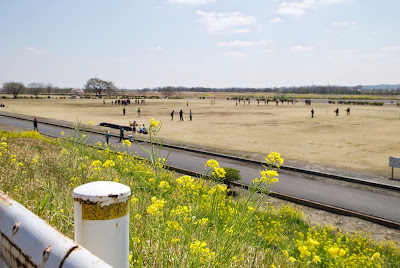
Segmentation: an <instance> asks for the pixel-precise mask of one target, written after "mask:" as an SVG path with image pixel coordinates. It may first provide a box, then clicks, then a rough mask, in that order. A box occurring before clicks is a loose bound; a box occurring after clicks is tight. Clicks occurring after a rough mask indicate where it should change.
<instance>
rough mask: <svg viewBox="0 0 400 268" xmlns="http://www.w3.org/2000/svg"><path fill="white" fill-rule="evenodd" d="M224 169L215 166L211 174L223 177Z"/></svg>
mask: <svg viewBox="0 0 400 268" xmlns="http://www.w3.org/2000/svg"><path fill="white" fill-rule="evenodd" d="M225 174H226V171H225V169H223V168H219V167H216V168H214V171H213V173H212V175H213V176H218V177H219V178H225Z"/></svg>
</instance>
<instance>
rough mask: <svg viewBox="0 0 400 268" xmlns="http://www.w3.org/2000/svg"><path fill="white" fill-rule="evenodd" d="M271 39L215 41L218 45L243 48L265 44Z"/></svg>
mask: <svg viewBox="0 0 400 268" xmlns="http://www.w3.org/2000/svg"><path fill="white" fill-rule="evenodd" d="M269 42H271V41H267V40H262V41H259V42H254V41H239V40H236V41H231V42H219V43H217V46H218V47H236V48H245V47H253V46H262V45H266V44H268V43H269Z"/></svg>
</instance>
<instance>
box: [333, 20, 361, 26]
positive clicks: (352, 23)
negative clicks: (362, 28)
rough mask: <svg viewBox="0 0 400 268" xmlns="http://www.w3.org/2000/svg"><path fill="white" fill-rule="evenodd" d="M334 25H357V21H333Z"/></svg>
mask: <svg viewBox="0 0 400 268" xmlns="http://www.w3.org/2000/svg"><path fill="white" fill-rule="evenodd" d="M331 25H332V26H334V27H347V26H351V25H356V22H355V21H333V22H332V23H331Z"/></svg>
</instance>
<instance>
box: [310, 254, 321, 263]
mask: <svg viewBox="0 0 400 268" xmlns="http://www.w3.org/2000/svg"><path fill="white" fill-rule="evenodd" d="M312 262H313V263H316V264H318V263H321V258H320V257H319V256H317V255H315V256H314V258H313V260H312Z"/></svg>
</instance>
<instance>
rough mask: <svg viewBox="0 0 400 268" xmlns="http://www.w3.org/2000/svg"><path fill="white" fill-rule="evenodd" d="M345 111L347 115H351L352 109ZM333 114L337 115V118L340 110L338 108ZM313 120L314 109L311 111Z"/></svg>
mask: <svg viewBox="0 0 400 268" xmlns="http://www.w3.org/2000/svg"><path fill="white" fill-rule="evenodd" d="M345 111H346V112H347V115H350V107H348V108H347V109H346V110H345ZM333 112H334V113H335V114H336V116H339V108H336V109H335V110H334V111H333ZM311 118H314V109H311Z"/></svg>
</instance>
